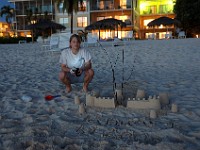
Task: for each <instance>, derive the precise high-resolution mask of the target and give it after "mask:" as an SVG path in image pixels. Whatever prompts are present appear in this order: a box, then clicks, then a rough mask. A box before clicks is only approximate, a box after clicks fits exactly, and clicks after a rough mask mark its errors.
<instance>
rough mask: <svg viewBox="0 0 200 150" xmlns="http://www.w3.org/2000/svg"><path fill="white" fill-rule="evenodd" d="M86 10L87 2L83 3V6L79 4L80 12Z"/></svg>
mask: <svg viewBox="0 0 200 150" xmlns="http://www.w3.org/2000/svg"><path fill="white" fill-rule="evenodd" d="M86 8H87V3H86V0H84V1H83V4H82V6H81V5H80V2H79V4H78V10H79V11H86Z"/></svg>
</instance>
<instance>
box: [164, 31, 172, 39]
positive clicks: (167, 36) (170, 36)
mask: <svg viewBox="0 0 200 150" xmlns="http://www.w3.org/2000/svg"><path fill="white" fill-rule="evenodd" d="M165 39H173V36H172V32H169V33H166V34H165Z"/></svg>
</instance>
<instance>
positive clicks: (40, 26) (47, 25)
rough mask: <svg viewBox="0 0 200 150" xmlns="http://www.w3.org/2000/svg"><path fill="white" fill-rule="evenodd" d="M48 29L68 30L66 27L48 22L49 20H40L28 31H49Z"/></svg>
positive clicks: (30, 26)
mask: <svg viewBox="0 0 200 150" xmlns="http://www.w3.org/2000/svg"><path fill="white" fill-rule="evenodd" d="M48 28H51V29H66V27H65V26H63V25H61V24H59V23H56V22H53V21H51V20H47V19H43V20H40V21H38V22H37V23H35V24H31V25H28V26H27V29H42V30H44V29H48Z"/></svg>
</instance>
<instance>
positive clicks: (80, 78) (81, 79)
mask: <svg viewBox="0 0 200 150" xmlns="http://www.w3.org/2000/svg"><path fill="white" fill-rule="evenodd" d="M67 77H68V78H69V80H70V83H72V84H73V83H83V82H84V78H85V71H83V72H82V74H81V75H80V76H78V77H77V76H74V75H73V74H71V73H70V72H68V73H67Z"/></svg>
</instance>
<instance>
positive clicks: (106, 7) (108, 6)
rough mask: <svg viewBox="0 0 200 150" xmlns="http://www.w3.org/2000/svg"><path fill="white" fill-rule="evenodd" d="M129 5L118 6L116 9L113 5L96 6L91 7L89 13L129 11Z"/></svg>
mask: <svg viewBox="0 0 200 150" xmlns="http://www.w3.org/2000/svg"><path fill="white" fill-rule="evenodd" d="M130 8H131V5H121V6H120V5H119V6H117V7H114V5H113V4H112V5H103V6H97V5H93V6H91V11H96V10H114V9H130Z"/></svg>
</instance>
